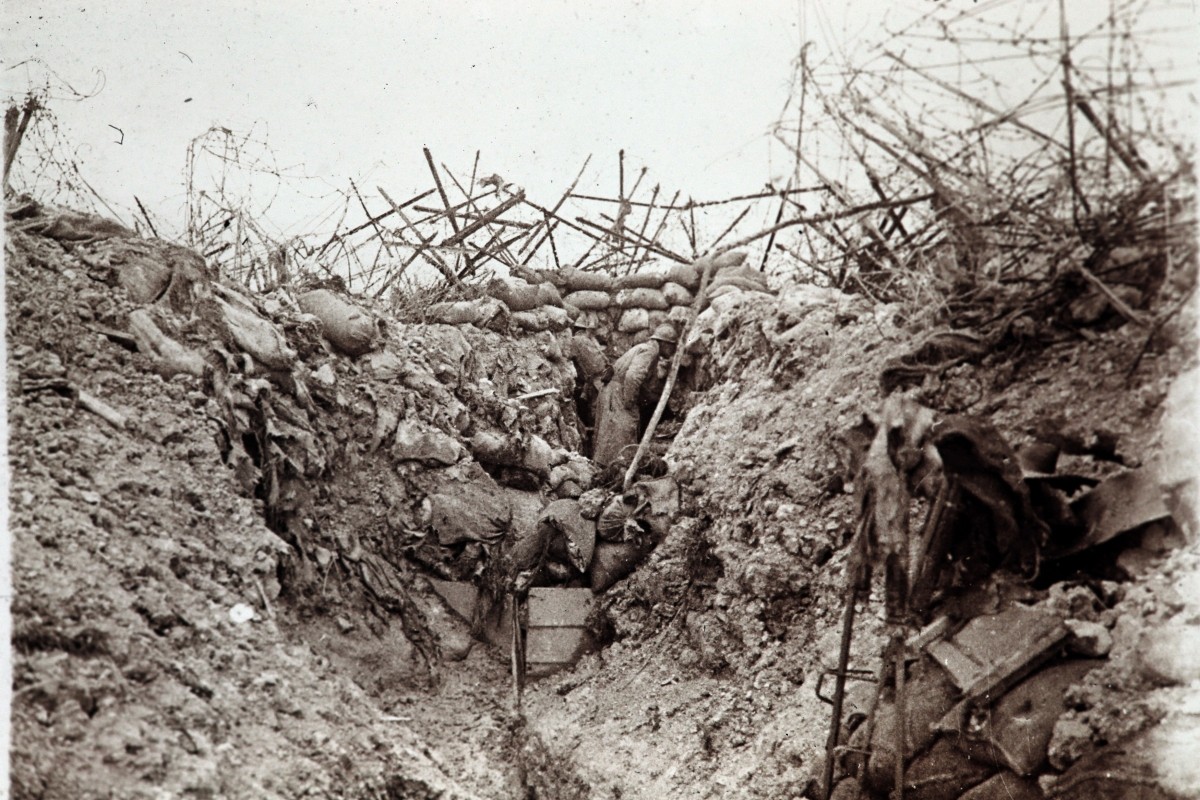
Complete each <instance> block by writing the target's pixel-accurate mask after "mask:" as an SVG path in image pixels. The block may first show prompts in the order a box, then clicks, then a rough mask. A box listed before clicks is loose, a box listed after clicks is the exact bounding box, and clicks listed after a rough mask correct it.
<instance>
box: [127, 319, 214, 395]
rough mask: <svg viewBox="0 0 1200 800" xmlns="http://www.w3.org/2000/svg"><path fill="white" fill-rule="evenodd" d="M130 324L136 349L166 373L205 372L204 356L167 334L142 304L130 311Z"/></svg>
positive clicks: (199, 374) (200, 373) (168, 374)
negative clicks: (140, 306) (141, 306)
mask: <svg viewBox="0 0 1200 800" xmlns="http://www.w3.org/2000/svg"><path fill="white" fill-rule="evenodd" d="M129 328H130V332H131V333H132V334H133V336H134V339H136V340H137V346H138V351H139V352H141V353H143V354H145V355H146V356H147V357H149V358H150V359H151V360H152V361H153V362H154V363H155V365H156V366H158V367H159V371H160V373H162V374H164V375H165V376H168V377H169V376H170V375H176V374H179V373H184V374H187V375H195V376H196V377H197V378H199V377H203V375H204V358H203V357H202V356H201V355H200V354H199V353H197V352H196V351H195V350H192V349H191V348H189V347H185V346H184V345H182V344H180V343H179V342H177V341H175V340H174V339H172V338H171V337H170V336H167V335H166V334H165V333H163V332H162V330H161V329H160V328H159V327H158V324H157V323H155V321H154V317H153V316H152V315H151V314H150V312H149V311H147V310H146V309H144V308H138V309H134V310H133V311H131V312H129Z"/></svg>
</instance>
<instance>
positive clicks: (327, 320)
mask: <svg viewBox="0 0 1200 800" xmlns="http://www.w3.org/2000/svg"><path fill="white" fill-rule="evenodd" d="M296 303H297V304H298V305H299V306H300V308H301V309H303V310H304V311H305V313H308V314H312V315H313V316H314V317H316V318H317V319H319V320H321V327H322V329H323V330H324V333H325V338H326V339H328V340H329V342H330V344H332V345H333V346H334V347H335V348H337V349H338V350H340V351H341V352H343V353H345V354H347V355H351V356H361V355H362V354H364V353H369V352H370V351H372V350H374V349H375V345H376V343H377V341H378V339H379V323H378V322H377V321H376V320H374V319H372V317H371V316H370V314H368V313H367V312H366V311H364V310H363V309H361V308H359V307H358V306H357V305H355V304H354V303H351V302H349V301H348V300H346V299H345V298H343V297H341V296H339V295H337V294H334V293H333V292H331V291H329V290H328V289H314V290H313V291H311V292H305V293H304V294H302V295H300V296H299V297H297V298H296Z"/></svg>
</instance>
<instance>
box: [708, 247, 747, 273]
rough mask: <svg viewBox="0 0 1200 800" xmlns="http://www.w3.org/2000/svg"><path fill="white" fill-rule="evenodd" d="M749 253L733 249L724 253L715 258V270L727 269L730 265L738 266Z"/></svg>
mask: <svg viewBox="0 0 1200 800" xmlns="http://www.w3.org/2000/svg"><path fill="white" fill-rule="evenodd" d="M747 255H749V253H747V252H746V251H745V250H731V251H730V252H728V253H722V254H721V255H719V256H717V257H716V258H715V259H713V269H714V270H726V269H729V268H730V267H736V266H738V265H739V264H741V263H742V262H743V261H745V260H746V256H747Z"/></svg>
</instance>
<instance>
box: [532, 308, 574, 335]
mask: <svg viewBox="0 0 1200 800" xmlns="http://www.w3.org/2000/svg"><path fill="white" fill-rule="evenodd" d="M538 313H539V314H542V315H544V316H545V318H546V327H547V328H548V329H550V330H552V331H561V330H564V329H565V328H567V327H569V326H570V325H571V313H570V312H569V311H568V310H567V309H565V308H559V307H558V306H542V307H541V308H540V309H538Z"/></svg>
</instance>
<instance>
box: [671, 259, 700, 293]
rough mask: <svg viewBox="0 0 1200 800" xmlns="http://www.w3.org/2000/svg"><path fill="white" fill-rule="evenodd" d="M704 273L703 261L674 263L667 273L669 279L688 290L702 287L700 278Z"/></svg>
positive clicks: (692, 290)
mask: <svg viewBox="0 0 1200 800" xmlns="http://www.w3.org/2000/svg"><path fill="white" fill-rule="evenodd" d="M703 275H704V265H703V264H702V263H699V262H694V263H691V264H673V265H672V266H671V270H670V271H669V272H668V273H667V280H668V281H669V282H670V283H674V284H675V285H676V286H682V287H684V288H685V289H687V290H688V291H691V292H694V291H696V290H697V289H699V288H700V279H701V277H703ZM664 288H665V284H664Z"/></svg>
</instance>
